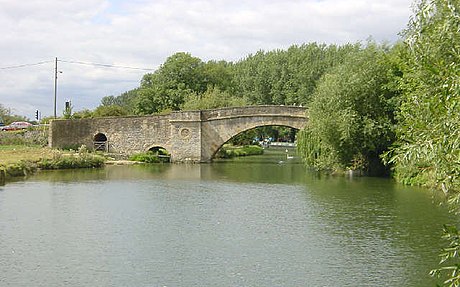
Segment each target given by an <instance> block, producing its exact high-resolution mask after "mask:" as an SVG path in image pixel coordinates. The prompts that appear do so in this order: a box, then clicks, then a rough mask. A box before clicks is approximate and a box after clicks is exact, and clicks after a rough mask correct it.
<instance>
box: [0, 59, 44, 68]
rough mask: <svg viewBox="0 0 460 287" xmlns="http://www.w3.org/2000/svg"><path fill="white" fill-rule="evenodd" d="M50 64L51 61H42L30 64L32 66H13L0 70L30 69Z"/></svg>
mask: <svg viewBox="0 0 460 287" xmlns="http://www.w3.org/2000/svg"><path fill="white" fill-rule="evenodd" d="M52 62H53V61H42V62H38V63H32V64H21V65H15V66H8V67H1V68H0V70H9V69H17V68H25V67H31V66H38V65H43V64H48V63H52Z"/></svg>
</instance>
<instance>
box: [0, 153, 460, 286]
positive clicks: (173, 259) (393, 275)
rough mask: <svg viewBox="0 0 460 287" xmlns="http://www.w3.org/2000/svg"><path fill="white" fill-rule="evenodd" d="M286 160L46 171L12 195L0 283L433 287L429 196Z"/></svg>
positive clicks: (4, 223) (435, 240) (438, 211)
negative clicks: (320, 171)
mask: <svg viewBox="0 0 460 287" xmlns="http://www.w3.org/2000/svg"><path fill="white" fill-rule="evenodd" d="M283 156H284V154H283V153H279V154H275V153H274V154H269V155H268V156H265V157H253V158H246V159H237V160H233V161H216V162H214V163H212V164H191V165H177V164H165V165H137V166H108V167H106V168H104V169H93V170H73V171H47V172H41V173H39V174H37V175H35V176H32V177H31V178H30V179H29V180H27V181H25V182H17V183H12V184H9V185H7V186H5V187H3V191H2V192H0V270H2V273H0V283H2V284H3V285H6V286H8V285H11V286H31V285H35V286H36V285H39V286H40V285H41V286H62V285H70V286H95V285H97V286H417V287H419V286H433V281H432V280H431V279H430V278H428V276H427V272H428V271H429V270H430V269H431V268H433V267H434V266H436V264H437V256H436V254H437V252H438V248H439V247H440V244H441V243H440V239H439V236H438V235H439V232H440V230H441V226H440V224H442V223H445V222H452V221H454V220H455V218H454V217H453V216H452V215H451V214H449V213H448V212H447V210H446V209H445V208H444V207H439V206H438V205H437V204H434V203H433V202H432V195H431V194H430V192H429V191H426V190H422V189H414V188H407V187H403V186H400V185H398V184H396V183H394V182H392V181H391V180H388V179H378V178H354V179H353V180H350V179H347V178H342V177H319V176H317V175H316V174H312V173H308V172H307V171H306V170H305V168H304V167H303V165H302V164H299V163H298V162H296V161H292V162H282V163H280V161H281V158H282V157H283ZM37 282H40V283H39V284H36V283H37Z"/></svg>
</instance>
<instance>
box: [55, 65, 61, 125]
mask: <svg viewBox="0 0 460 287" xmlns="http://www.w3.org/2000/svg"><path fill="white" fill-rule="evenodd" d="M58 73H62V71H58V58H57V57H56V61H55V64H54V118H57V113H56V102H57V78H58Z"/></svg>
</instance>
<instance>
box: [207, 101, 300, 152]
mask: <svg viewBox="0 0 460 287" xmlns="http://www.w3.org/2000/svg"><path fill="white" fill-rule="evenodd" d="M306 123H307V119H306V116H305V109H304V108H299V107H280V106H257V107H245V108H233V109H231V112H228V113H225V112H224V113H221V114H219V115H217V116H213V117H212V116H210V117H209V118H207V121H205V122H203V123H202V131H201V133H202V145H201V147H202V149H201V156H202V161H210V160H212V158H213V157H214V155H215V154H216V153H217V151H218V150H219V149H220V148H221V147H222V145H224V144H225V143H226V142H228V141H229V140H230V139H231V138H233V137H234V136H236V135H238V134H240V133H242V132H245V131H247V130H250V129H253V128H256V127H262V126H284V127H290V128H294V129H297V130H299V129H302V128H303V127H305V125H306Z"/></svg>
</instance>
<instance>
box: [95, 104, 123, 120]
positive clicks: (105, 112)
mask: <svg viewBox="0 0 460 287" xmlns="http://www.w3.org/2000/svg"><path fill="white" fill-rule="evenodd" d="M127 114H128V112H127V111H126V110H125V109H123V108H122V107H120V106H118V105H111V106H99V107H97V108H96V109H95V110H94V112H93V117H95V118H97V117H115V116H126V115H127Z"/></svg>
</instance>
